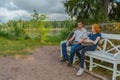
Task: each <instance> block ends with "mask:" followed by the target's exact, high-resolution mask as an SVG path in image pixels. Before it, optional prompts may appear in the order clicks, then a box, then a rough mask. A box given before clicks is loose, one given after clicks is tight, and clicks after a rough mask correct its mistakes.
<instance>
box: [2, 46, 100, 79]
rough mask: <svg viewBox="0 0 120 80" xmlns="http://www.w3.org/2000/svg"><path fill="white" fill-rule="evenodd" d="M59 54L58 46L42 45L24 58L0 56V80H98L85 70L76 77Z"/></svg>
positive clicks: (73, 70) (73, 69)
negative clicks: (61, 60) (62, 61)
mask: <svg viewBox="0 0 120 80" xmlns="http://www.w3.org/2000/svg"><path fill="white" fill-rule="evenodd" d="M59 55H60V48H59V47H58V46H43V47H39V48H36V49H35V51H34V53H33V54H31V55H29V56H27V57H26V58H21V57H19V56H16V57H15V58H13V57H0V80H99V79H97V78H94V77H93V76H91V75H89V74H88V73H86V72H85V73H84V74H83V75H82V76H80V77H77V76H76V75H75V73H76V72H77V69H76V68H73V67H67V64H66V63H61V62H60V61H59V59H60V58H59Z"/></svg>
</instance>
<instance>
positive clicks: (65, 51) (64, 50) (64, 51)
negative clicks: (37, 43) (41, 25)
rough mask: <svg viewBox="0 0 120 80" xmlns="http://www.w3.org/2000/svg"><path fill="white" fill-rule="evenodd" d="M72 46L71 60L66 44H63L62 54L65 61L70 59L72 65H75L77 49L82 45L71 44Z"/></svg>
mask: <svg viewBox="0 0 120 80" xmlns="http://www.w3.org/2000/svg"><path fill="white" fill-rule="evenodd" d="M70 46H71V52H70V59H69V58H68V54H67V46H66V42H63V43H62V54H63V58H64V59H69V62H70V63H71V64H72V63H73V58H74V54H75V49H76V48H77V47H78V46H80V44H70Z"/></svg>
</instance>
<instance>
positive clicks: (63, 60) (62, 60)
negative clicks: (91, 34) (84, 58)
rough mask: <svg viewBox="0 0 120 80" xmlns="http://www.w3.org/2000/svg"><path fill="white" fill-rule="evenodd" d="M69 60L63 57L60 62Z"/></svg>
mask: <svg viewBox="0 0 120 80" xmlns="http://www.w3.org/2000/svg"><path fill="white" fill-rule="evenodd" d="M65 61H68V59H61V60H60V62H65Z"/></svg>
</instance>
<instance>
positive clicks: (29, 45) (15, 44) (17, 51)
mask: <svg viewBox="0 0 120 80" xmlns="http://www.w3.org/2000/svg"><path fill="white" fill-rule="evenodd" d="M46 45H49V46H53V45H59V41H58V40H56V37H48V39H47V40H46V41H43V42H40V41H39V40H31V39H29V40H10V39H5V38H2V37H1V38H0V56H15V55H26V54H32V51H33V50H34V49H35V48H36V47H40V46H46Z"/></svg>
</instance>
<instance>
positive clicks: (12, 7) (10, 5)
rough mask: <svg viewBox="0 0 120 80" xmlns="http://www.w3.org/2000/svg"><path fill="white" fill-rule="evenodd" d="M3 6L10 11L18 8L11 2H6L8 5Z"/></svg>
mask: <svg viewBox="0 0 120 80" xmlns="http://www.w3.org/2000/svg"><path fill="white" fill-rule="evenodd" d="M4 5H5V7H7V8H11V9H17V8H18V7H17V6H16V5H15V3H13V2H8V3H5V4H4Z"/></svg>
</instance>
